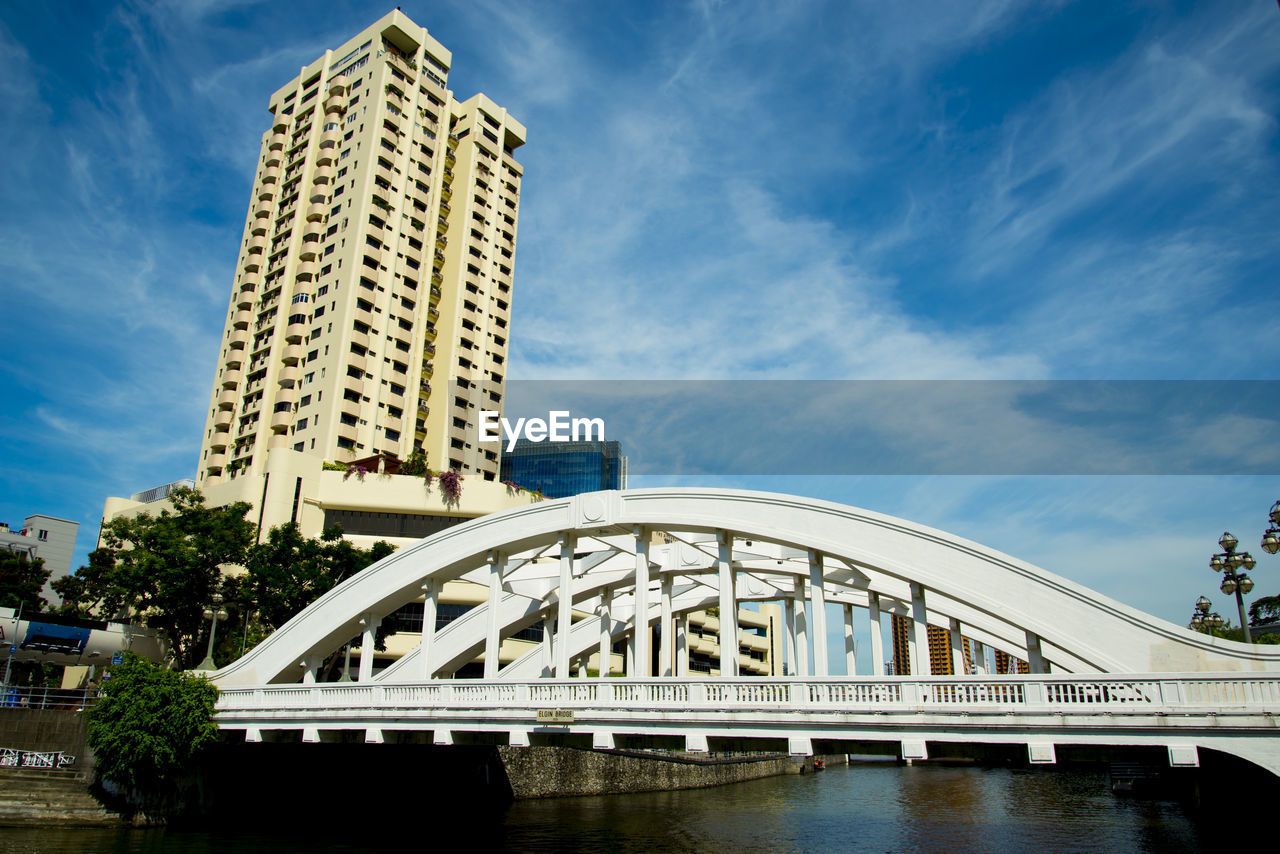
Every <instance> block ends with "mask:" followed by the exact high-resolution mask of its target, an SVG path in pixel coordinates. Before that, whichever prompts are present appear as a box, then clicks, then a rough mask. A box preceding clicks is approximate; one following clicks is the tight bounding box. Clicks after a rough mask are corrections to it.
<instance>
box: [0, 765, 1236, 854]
mask: <svg viewBox="0 0 1280 854" xmlns="http://www.w3.org/2000/svg"><path fill="white" fill-rule="evenodd" d="M340 804H341V798H340V796H339V797H336V798H335V800H334V802H333V803H330V804H318V805H317V807H316V810H315V813H314V814H312V815H292V814H291V815H282V816H280V822H281V823H280V831H279V832H278V833H276V834H270V835H265V834H261V833H252V834H249V833H238V832H236V831H235V830H234V828H232V827H229V826H226V825H224V826H223V827H222V828H220V829H218V830H213V831H177V830H149V831H142V830H132V831H126V830H103V829H83V830H73V829H52V828H43V829H35V828H0V851H2V852H8V851H14V852H17V851H24V852H25V851H41V852H49V854H82V852H103V854H107V852H148V854H151V852H155V854H169V852H174V854H176V852H184V854H187V852H190V854H200V852H223V851H226V852H231V851H234V852H246V854H254V853H255V852H270V854H288V852H295V851H296V852H303V851H307V852H310V851H350V852H356V851H372V850H386V849H387V848H388V847H389V846H390V845H391V844H395V846H396V847H397V848H402V849H404V848H407V849H415V848H432V849H434V848H437V847H439V848H442V849H443V850H446V851H447V850H468V851H490V850H509V851H530V852H548V851H566V850H577V851H607V852H639V851H691V852H692V851H696V852H709V851H731V852H735V854H742V852H757V851H759V852H764V851H769V852H772V851H938V852H943V851H945V852H955V851H965V852H987V851H990V852H1007V851H1038V852H1043V854H1048V852H1068V851H1108V852H1110V851H1123V852H1143V851H1153V852H1163V851H1199V850H1209V849H1212V848H1214V847H1216V846H1215V845H1214V844H1213V842H1214V840H1215V839H1221V836H1220V835H1219V833H1220V829H1219V828H1216V827H1213V826H1210V825H1209V824H1207V822H1211V821H1212V820H1213V819H1212V818H1211V817H1209V816H1197V815H1196V814H1194V813H1193V812H1192V811H1191V810H1190V809H1189V808H1186V807H1184V806H1183V805H1181V804H1179V803H1176V802H1171V801H1152V800H1130V799H1123V798H1117V797H1115V796H1113V795H1112V794H1111V792H1110V791H1109V789H1108V785H1107V776H1106V774H1105V773H1099V772H1092V771H1047V770H1019V769H1009V768H978V767H970V766H965V767H946V766H932V765H925V766H915V767H908V766H899V765H897V764H892V763H885V764H872V765H855V766H850V767H843V766H833V767H832V768H830V769H829V770H827V771H825V772H822V773H819V774H812V775H804V776H787V777H773V778H768V779H764V780H755V781H751V782H747V783H739V784H736V785H731V786H722V787H719V788H714V789H700V790H693V791H682V792H659V793H652V794H640V795H609V796H600V797H585V798H560V799H554V800H545V801H525V802H519V803H516V804H513V805H511V806H510V807H508V808H506V809H505V810H495V811H490V812H487V813H485V812H480V813H477V814H475V815H459V814H456V813H453V812H451V813H450V814H449V815H442V816H431V815H430V814H429V805H424V814H423V816H422V823H421V824H420V825H418V827H419V832H418V833H417V834H415V835H414V837H410V838H411V839H415V841H414V842H413V843H412V844H408V845H406V841H407V840H406V839H405V836H404V830H403V828H401V829H398V830H395V831H392V830H388V829H385V827H386V826H385V825H383V824H381V823H380V821H379V820H378V819H376V818H371V817H367V816H358V815H344V814H343V813H342V810H341V807H340ZM445 824H451V825H452V826H454V827H457V828H459V829H460V830H462V838H461V839H460V840H457V841H454V842H452V843H449V842H447V841H446V837H445V835H444V834H443V833H442V825H445Z"/></svg>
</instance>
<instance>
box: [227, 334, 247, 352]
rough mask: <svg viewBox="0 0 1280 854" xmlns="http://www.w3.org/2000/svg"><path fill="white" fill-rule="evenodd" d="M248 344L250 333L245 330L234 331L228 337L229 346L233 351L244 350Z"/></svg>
mask: <svg viewBox="0 0 1280 854" xmlns="http://www.w3.org/2000/svg"><path fill="white" fill-rule="evenodd" d="M247 343H249V332H248V330H245V329H233V330H231V335H230V336H228V337H227V345H228V346H230V347H231V349H233V350H243V349H244V345H245V344H247Z"/></svg>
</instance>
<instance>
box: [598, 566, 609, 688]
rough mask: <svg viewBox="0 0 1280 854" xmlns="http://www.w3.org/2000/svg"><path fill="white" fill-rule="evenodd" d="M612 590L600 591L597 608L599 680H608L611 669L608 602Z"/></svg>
mask: <svg viewBox="0 0 1280 854" xmlns="http://www.w3.org/2000/svg"><path fill="white" fill-rule="evenodd" d="M612 598H613V590H611V589H610V588H608V587H606V588H604V589H603V590H601V591H600V606H599V608H597V611H598V612H599V614H598V616H599V617H600V668H599V673H600V678H601V679H608V678H609V674H610V673H611V672H612V669H613V620H612V619H611V618H610V616H609V606H610V604H611V602H610V600H611V599H612Z"/></svg>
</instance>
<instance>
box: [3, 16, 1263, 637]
mask: <svg viewBox="0 0 1280 854" xmlns="http://www.w3.org/2000/svg"><path fill="white" fill-rule="evenodd" d="M389 8H390V6H382V5H370V4H366V3H351V2H327V3H325V4H323V5H317V4H300V3H299V4H295V3H280V2H251V0H196V2H185V3H177V2H131V3H115V4H113V3H108V2H94V3H81V4H76V3H49V4H5V5H4V6H3V7H0V64H2V67H0V144H2V146H3V147H2V150H3V152H4V158H3V166H2V167H0V168H2V169H3V173H2V174H3V181H0V188H3V189H2V192H3V193H4V194H5V196H6V197H7V202H8V203H7V204H5V205H3V206H0V288H2V289H3V294H4V297H5V302H6V311H5V312H4V313H3V315H0V373H2V374H3V382H4V388H5V391H6V394H5V402H6V405H5V406H4V407H3V409H0V450H2V452H3V460H4V465H3V466H2V467H0V520H8V521H9V522H10V524H15V525H16V524H20V523H21V520H22V518H23V517H24V516H25V515H26V514H28V513H31V512H42V513H48V514H51V515H55V516H62V517H66V518H70V519H73V520H77V521H79V522H80V523H81V529H80V536H79V540H78V541H77V554H76V560H77V562H83V561H84V559H85V555H86V554H87V552H88V550H89V549H91V548H92V547H93V545H94V540H95V536H96V531H97V527H98V521H99V519H100V514H101V509H102V503H103V500H104V499H105V498H106V497H107V496H109V495H125V496H127V495H129V494H131V493H133V492H136V491H140V490H142V489H146V488H149V487H151V486H155V485H158V484H162V483H167V482H169V481H173V480H177V479H179V478H183V477H191V476H193V475H194V470H195V466H196V460H197V455H198V450H199V437H200V433H201V430H202V429H203V417H204V410H205V407H206V404H207V396H208V393H209V389H210V383H211V382H212V380H213V377H214V371H215V368H216V365H215V361H214V360H215V357H216V353H217V348H218V340H219V337H220V334H221V331H222V322H223V319H224V317H225V312H226V307H227V301H228V299H229V296H230V288H231V283H232V278H233V268H234V264H235V259H236V252H237V249H238V244H239V241H240V237H241V229H242V226H243V221H244V212H245V209H246V205H247V204H248V201H249V191H250V189H251V186H252V180H253V170H254V166H255V161H256V158H257V154H258V145H259V139H260V135H261V133H262V132H263V130H265V129H266V128H267V127H268V125H269V119H270V116H269V114H268V113H267V111H266V106H267V97H268V95H269V94H270V93H271V92H273V91H275V89H277V88H278V87H279V86H281V85H282V84H283V83H285V82H287V81H288V80H289V79H291V78H292V77H293V76H295V75H296V74H297V73H298V70H299V68H300V67H301V66H303V65H304V64H306V63H309V62H310V61H312V60H313V59H315V58H316V57H317V56H318V55H320V54H321V53H323V51H324V50H325V49H327V48H333V47H337V46H338V45H340V44H341V43H342V42H343V41H345V40H346V39H347V38H348V37H350V36H351V35H352V34H354V33H355V32H357V31H358V30H360V29H362V28H363V27H365V26H367V25H368V24H370V23H372V22H373V21H374V20H376V19H377V18H378V17H380V16H381V15H382V14H384V13H385V12H386V11H388V9H389ZM403 11H404V12H405V13H406V14H408V15H409V16H410V17H411V18H412V19H414V20H415V21H417V22H418V23H420V24H422V25H424V26H426V27H427V28H428V29H429V30H430V31H431V33H432V34H433V35H434V36H435V37H436V38H437V39H438V40H439V41H440V42H441V43H443V44H444V45H445V46H446V47H448V48H449V49H450V50H452V52H453V71H452V72H451V74H450V78H449V82H450V85H451V87H452V88H453V90H454V91H455V93H457V94H458V95H459V96H460V97H462V98H466V97H469V96H470V95H471V94H473V93H474V92H476V91H483V92H485V93H486V94H487V95H489V96H490V97H492V98H493V99H494V100H496V101H497V102H498V103H499V104H501V105H503V106H505V107H506V108H508V109H509V110H510V111H511V113H512V114H513V115H514V116H515V117H516V118H518V119H519V120H520V121H521V122H522V123H523V124H524V125H525V126H526V127H527V128H528V130H529V135H528V143H527V144H526V145H525V146H524V147H523V148H522V149H520V151H519V152H518V154H517V156H518V159H519V160H520V161H521V163H522V164H523V165H524V169H525V178H524V181H523V186H522V197H521V216H520V232H519V236H518V248H517V256H516V268H515V279H516V288H515V299H514V302H513V309H512V310H513V315H512V318H513V319H512V327H513V331H512V336H511V347H512V352H511V360H510V361H511V369H510V372H509V373H508V378H509V379H511V380H512V381H518V380H545V379H556V380H619V379H648V380H688V379H702V380H705V379H710V380H741V379H753V380H789V379H806V380H872V379H876V380H880V379H897V380H975V379H981V380H1277V379H1280V376H1277V370H1276V367H1275V366H1276V364H1277V356H1278V355H1280V336H1277V335H1276V334H1275V333H1274V325H1275V322H1276V320H1277V317H1280V312H1278V309H1280V295H1278V289H1277V288H1276V287H1275V285H1276V283H1277V278H1278V276H1280V274H1278V273H1277V270H1280V239H1278V238H1277V230H1276V223H1277V222H1280V192H1278V190H1280V131H1278V128H1277V117H1278V116H1280V9H1278V8H1277V6H1276V4H1275V3H1274V2H1272V0H1255V2H1243V0H1242V1H1241V2H1218V3H1194V4H1193V3H1154V2H1151V3H1142V2H1132V3H1123V2H1119V3H1118V2H1081V3H1067V2H1062V3H1049V2H1039V0H1036V1H1035V2H1016V0H992V2H954V3H927V4H895V3H849V2H832V3H822V2H797V3H787V4H782V3H751V2H732V3H714V2H694V3H675V2H673V3H594V2H563V3H539V2H519V3H515V2H511V3H500V2H476V0H466V2H457V3H451V2H438V3H429V4H428V3H407V4H403ZM1170 388H1171V389H1172V390H1171V392H1170V393H1171V394H1178V392H1177V386H1176V385H1173V386H1171V387H1170ZM993 406H996V407H998V406H999V403H998V402H996V403H993ZM1001 412H1002V410H1000V409H998V408H996V409H993V410H991V412H990V414H989V415H988V417H989V418H990V419H991V421H992V423H997V422H999V420H1000V414H1001ZM1222 415H1223V413H1221V412H1219V411H1217V410H1214V411H1206V412H1204V413H1203V423H1204V425H1206V429H1210V430H1211V431H1212V432H1213V434H1214V436H1215V437H1216V439H1217V440H1219V441H1222V442H1224V443H1227V444H1230V443H1233V442H1238V443H1252V444H1253V445H1254V446H1257V447H1261V448H1263V449H1266V448H1269V449H1271V454H1270V455H1269V456H1267V455H1265V454H1264V456H1265V459H1266V465H1263V466H1262V468H1261V469H1260V470H1257V471H1255V472H1254V473H1253V474H1248V475H1230V476H1226V475H1223V476H1216V475H1213V474H1197V475H1194V476H1192V475H1165V476H1147V475H1144V476H1138V475H1073V476H1065V475H1057V476H1048V475H1043V476H1037V475H1020V476H1013V475H1008V474H991V475H983V474H965V475H938V474H930V475H916V476H905V475H898V476H890V475H874V476H873V475H857V474H840V475H826V476H824V475H815V474H812V473H810V472H806V473H804V474H790V475H788V474H786V473H782V474H776V475H771V476H768V477H762V476H748V475H741V474H725V475H722V476H713V475H703V476H698V477H683V478H679V479H676V478H674V477H662V476H645V477H642V478H636V479H634V480H633V483H632V485H659V484H665V483H670V482H680V483H688V484H696V485H702V484H706V485H727V486H734V487H741V488H752V489H767V490H774V491H780V492H791V493H798V494H805V495H812V496H816V497H820V498H826V499H830V500H835V501H842V502H845V503H850V504H855V505H859V506H864V507H868V508H871V509H874V510H877V511H880V512H885V513H890V514H893V515H899V516H903V517H906V518H909V519H912V520H915V521H918V522H922V523H924V524H928V525H932V526H934V527H938V528H942V529H945V530H949V531H953V532H955V533H958V534H961V535H963V536H965V537H968V538H970V539H973V540H977V541H979V542H982V543H984V544H986V545H989V546H992V547H994V548H998V549H1001V550H1003V551H1006V552H1008V553H1010V554H1013V555H1015V556H1017V557H1020V558H1023V559H1025V560H1029V561H1031V562H1033V563H1036V564H1038V565H1040V566H1042V567H1044V568H1046V569H1049V570H1050V571H1053V572H1057V573H1059V574H1062V575H1064V576H1066V577H1068V578H1071V579H1073V580H1075V581H1078V582H1080V583H1083V584H1086V585H1088V586H1090V587H1093V588H1095V589H1097V590H1099V591H1101V592H1103V593H1105V594H1107V595H1109V596H1113V597H1115V598H1117V599H1120V600H1121V601H1123V602H1126V603H1128V604H1131V605H1134V606H1136V607H1139V608H1142V609H1144V610H1147V611H1149V612H1151V613H1154V614H1156V615H1158V616H1161V617H1164V618H1166V619H1169V620H1172V621H1174V622H1178V623H1185V622H1186V620H1187V618H1188V617H1189V615H1190V609H1191V603H1192V602H1193V601H1194V599H1195V598H1196V596H1198V595H1200V594H1201V593H1204V594H1209V595H1210V596H1211V598H1212V599H1214V601H1215V606H1216V607H1217V608H1218V610H1220V611H1222V612H1223V614H1224V615H1229V614H1230V613H1231V612H1230V611H1229V610H1228V608H1227V605H1228V602H1227V599H1226V597H1224V596H1222V595H1221V594H1219V593H1218V592H1217V591H1216V589H1215V586H1216V582H1215V580H1214V577H1213V575H1212V573H1211V572H1210V571H1209V570H1208V568H1207V561H1208V558H1209V556H1210V554H1211V553H1212V552H1213V551H1215V550H1216V540H1217V538H1218V536H1219V535H1220V534H1221V533H1222V531H1223V530H1225V529H1230V530H1232V531H1233V532H1234V533H1236V535H1237V536H1238V537H1239V538H1240V539H1241V541H1242V542H1243V543H1244V544H1245V545H1246V546H1249V547H1252V548H1253V550H1254V552H1255V554H1256V555H1257V556H1258V557H1259V566H1258V569H1257V571H1256V573H1255V577H1256V579H1257V583H1258V590H1257V592H1258V593H1277V592H1280V557H1269V556H1266V555H1263V554H1261V553H1260V550H1259V549H1257V547H1256V545H1255V544H1256V542H1257V541H1258V540H1259V539H1260V536H1261V533H1262V530H1263V528H1264V527H1265V521H1266V512H1267V509H1268V508H1269V507H1270V506H1271V504H1272V502H1274V501H1275V500H1276V499H1278V498H1280V478H1277V477H1276V476H1275V473H1276V468H1275V467H1274V466H1271V464H1270V463H1271V461H1273V460H1274V459H1275V456H1274V453H1275V449H1276V448H1277V447H1280V436H1277V434H1276V430H1275V421H1274V420H1265V419H1264V420H1262V421H1251V420H1249V419H1242V418H1234V417H1220V416H1222ZM734 429H735V428H733V427H730V428H729V430H728V432H727V434H726V435H725V437H724V441H725V442H726V443H733V442H734V441H737V440H742V439H744V437H745V436H746V435H747V432H748V431H749V430H750V429H751V427H750V424H740V425H738V427H737V428H736V429H737V431H738V435H736V436H735V434H734ZM792 438H793V439H794V440H795V441H797V442H803V441H804V436H803V435H797V436H795V437H792ZM1063 453H1070V454H1077V455H1080V454H1088V453H1090V449H1089V448H1088V447H1087V446H1085V447H1080V446H1072V447H1071V448H1070V449H1069V450H1066V451H1063Z"/></svg>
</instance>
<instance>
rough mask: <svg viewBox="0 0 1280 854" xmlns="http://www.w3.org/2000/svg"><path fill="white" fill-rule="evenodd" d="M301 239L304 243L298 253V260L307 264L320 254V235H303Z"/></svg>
mask: <svg viewBox="0 0 1280 854" xmlns="http://www.w3.org/2000/svg"><path fill="white" fill-rule="evenodd" d="M303 238H304V242H303V244H302V249H301V250H299V251H298V258H300V259H301V260H303V261H306V262H308V263H310V262H313V261H315V258H316V255H318V254H319V252H320V235H318V234H307V235H303ZM313 266H314V265H313Z"/></svg>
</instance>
